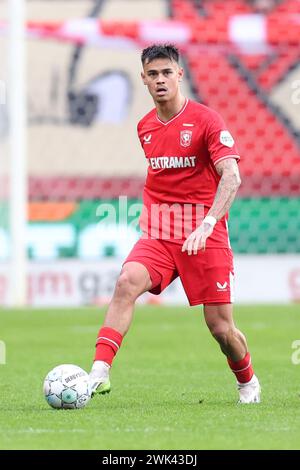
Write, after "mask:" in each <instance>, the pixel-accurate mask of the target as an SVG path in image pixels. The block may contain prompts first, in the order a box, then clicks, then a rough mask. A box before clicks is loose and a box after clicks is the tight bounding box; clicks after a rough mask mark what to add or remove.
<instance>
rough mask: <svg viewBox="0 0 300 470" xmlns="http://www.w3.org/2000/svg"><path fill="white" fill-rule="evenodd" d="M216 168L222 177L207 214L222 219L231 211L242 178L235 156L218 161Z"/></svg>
mask: <svg viewBox="0 0 300 470" xmlns="http://www.w3.org/2000/svg"><path fill="white" fill-rule="evenodd" d="M216 170H217V172H218V174H219V175H220V176H221V179H220V181H219V185H218V189H217V192H216V196H215V200H214V202H213V205H212V206H211V208H210V210H209V211H208V214H207V215H212V216H213V217H214V218H215V219H217V220H220V219H222V217H224V215H225V214H226V213H227V212H228V211H229V208H230V206H231V204H232V203H233V201H234V198H235V195H236V193H237V190H238V189H239V186H240V184H241V178H240V173H239V168H238V164H237V161H236V159H235V158H227V159H226V160H223V161H222V162H220V163H217V164H216Z"/></svg>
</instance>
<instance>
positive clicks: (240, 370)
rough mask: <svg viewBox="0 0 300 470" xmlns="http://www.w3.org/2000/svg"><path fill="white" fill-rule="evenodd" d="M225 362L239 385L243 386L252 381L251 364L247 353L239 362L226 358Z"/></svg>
mask: <svg viewBox="0 0 300 470" xmlns="http://www.w3.org/2000/svg"><path fill="white" fill-rule="evenodd" d="M227 362H228V364H229V367H230V369H231V370H232V372H233V373H234V374H235V376H236V378H237V381H238V382H239V383H241V384H243V383H246V382H249V380H251V379H252V377H253V374H254V371H253V367H252V364H251V356H250V353H249V352H247V354H246V356H245V357H244V359H241V360H240V361H232V359H230V358H229V357H227Z"/></svg>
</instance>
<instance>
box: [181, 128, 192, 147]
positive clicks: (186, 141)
mask: <svg viewBox="0 0 300 470" xmlns="http://www.w3.org/2000/svg"><path fill="white" fill-rule="evenodd" d="M192 134H193V132H192V131H186V130H184V131H181V132H180V145H182V147H189V146H190V145H191V143H192Z"/></svg>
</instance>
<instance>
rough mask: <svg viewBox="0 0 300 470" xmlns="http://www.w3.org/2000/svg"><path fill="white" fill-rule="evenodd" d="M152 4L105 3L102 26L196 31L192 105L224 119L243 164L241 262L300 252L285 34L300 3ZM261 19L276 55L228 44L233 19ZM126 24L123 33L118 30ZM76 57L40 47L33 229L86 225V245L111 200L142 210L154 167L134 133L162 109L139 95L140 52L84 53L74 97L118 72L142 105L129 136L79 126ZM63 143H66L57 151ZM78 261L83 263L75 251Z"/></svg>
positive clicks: (290, 53)
mask: <svg viewBox="0 0 300 470" xmlns="http://www.w3.org/2000/svg"><path fill="white" fill-rule="evenodd" d="M42 3H43V5H41V2H39V1H37V0H32V1H31V2H29V17H30V19H31V20H50V19H51V20H54V21H58V20H63V19H64V18H70V17H83V16H84V15H86V14H87V12H86V11H85V9H86V6H83V2H79V1H78V2H67V1H63V2H61V1H56V2H55V3H57V4H59V7H58V8H57V9H56V13H55V15H56V16H53V11H54V9H53V2H51V6H49V9H48V8H47V5H46V4H47V2H42ZM44 3H45V4H44ZM149 3H150V2H149V1H148V0H142V1H139V2H136V1H134V0H131V1H126V6H124V2H122V1H120V0H118V1H117V0H111V1H109V2H104V3H103V9H102V11H101V19H104V20H105V21H107V23H106V26H105V27H106V28H108V27H114V28H117V30H118V33H119V34H122V32H123V33H124V32H127V35H129V36H130V34H131V33H132V31H133V29H134V27H135V26H134V24H133V23H132V21H133V20H139V19H143V18H144V17H145V12H146V11H148V13H149V18H151V19H154V20H160V19H164V18H166V15H167V14H169V16H170V18H172V19H173V20H176V21H181V22H184V23H185V24H187V25H188V26H189V27H190V28H191V30H192V31H193V37H192V46H191V47H188V48H184V49H183V51H184V62H185V67H186V72H187V74H186V75H187V77H188V79H189V84H188V83H185V84H184V87H185V89H184V93H185V94H186V95H188V96H190V97H196V99H198V100H199V101H201V102H203V103H204V104H207V105H208V106H211V107H212V108H214V109H216V110H217V111H219V112H220V113H221V114H222V116H223V117H224V119H225V121H226V122H227V123H228V126H229V127H230V129H231V130H232V133H233V134H234V135H235V136H236V138H237V140H238V145H239V149H240V153H241V156H242V159H241V163H240V169H241V174H242V180H243V184H242V187H241V189H240V191H239V197H238V199H237V200H236V202H235V204H234V206H233V208H232V210H231V222H230V231H231V239H232V245H233V248H234V250H235V251H236V252H240V253H276V252H279V253H283V252H300V240H299V236H298V234H299V230H300V206H299V196H300V121H299V105H298V106H291V83H292V81H293V80H296V79H297V77H298V78H299V70H300V47H299V41H298V42H297V41H295V37H296V36H295V34H296V33H295V30H294V29H293V28H294V26H293V24H292V23H291V28H290V29H288V30H286V29H285V30H284V31H283V30H281V28H283V26H282V25H285V27H286V24H287V22H286V21H288V18H291V16H289V15H295V14H300V2H299V1H297V0H286V1H284V0H283V1H275V0H274V1H272V0H270V1H263V2H261V1H259V0H257V1H256V0H254V1H246V0H245V1H242V0H227V1H226V2H223V1H220V0H168V1H166V2H163V1H159V0H156V1H155V2H151V8H150V7H149ZM137 4H138V6H137ZM166 6H168V8H166ZM50 12H51V15H52V16H50ZM251 13H264V14H265V18H267V19H268V38H269V44H267V45H266V44H264V45H261V46H260V47H256V48H255V47H254V48H253V49H251V48H250V49H247V50H245V49H243V47H239V45H232V44H229V43H228V24H229V21H230V18H231V17H232V16H233V15H243V14H251ZM116 18H118V22H115V23H114V24H113V26H109V24H110V23H109V21H110V20H111V19H113V20H116ZM278 32H279V33H280V34H279V35H280V37H281V38H282V41H281V42H280V43H278ZM275 33H276V34H275ZM132 34H133V33H132ZM75 50H76V48H74V46H73V45H70V44H66V43H58V42H57V43H54V42H53V41H51V40H49V41H48V40H44V41H41V42H39V41H36V40H34V39H31V40H30V41H29V77H30V78H29V81H30V88H29V94H30V96H29V108H30V128H29V144H30V146H29V150H30V152H29V155H30V159H29V170H30V178H29V198H30V204H31V205H30V212H29V214H30V219H31V221H32V222H37V221H38V222H40V223H43V222H47V221H48V222H49V221H52V223H57V224H60V223H64V222H72V223H75V222H74V221H75V220H76V224H75V225H76V230H77V233H79V232H80V230H81V229H82V228H83V227H86V225H87V224H92V223H95V222H96V220H95V216H94V215H93V214H95V207H96V205H97V204H98V203H99V201H100V200H114V199H116V198H118V196H119V195H127V196H128V198H129V199H130V203H134V202H135V201H137V200H139V199H140V197H141V193H142V188H143V184H144V177H145V171H146V163H145V161H144V158H143V155H142V152H141V149H140V147H139V143H138V139H137V138H136V132H135V124H136V122H137V121H138V119H139V118H140V117H141V116H142V115H143V114H145V113H146V112H147V111H148V110H149V109H150V108H151V107H152V103H151V100H150V98H149V97H148V96H147V94H146V93H145V92H144V89H143V87H142V86H141V83H140V77H139V73H138V71H139V70H140V61H139V54H138V52H137V50H134V49H133V50H132V49H126V48H125V49H124V50H122V51H120V50H118V49H115V50H113V49H105V48H101V49H97V48H94V47H85V48H82V50H81V51H80V52H78V51H77V53H78V63H79V66H77V68H76V71H75V73H74V64H73V73H74V77H73V90H75V91H76V92H77V93H78V92H79V91H82V90H85V88H86V85H87V83H88V82H89V80H90V79H91V78H93V77H95V76H97V75H99V74H101V73H102V72H105V71H107V70H111V69H112V68H113V69H114V70H121V71H122V72H124V73H125V74H127V76H128V77H129V81H130V84H131V86H132V88H133V89H134V94H133V95H132V101H131V102H130V103H129V106H128V112H127V116H126V118H125V119H124V121H123V122H122V123H120V124H111V123H108V122H101V123H95V122H93V123H92V125H88V126H86V125H80V122H79V123H77V124H76V125H74V124H72V123H71V122H70V121H69V116H68V115H67V114H66V107H67V106H66V103H67V101H68V100H67V98H68V95H67V93H66V90H68V86H69V85H70V73H71V72H70V71H71V69H72V60H71V58H72V57H73V56H74V54H75V52H74V51H75ZM41 51H43V53H42V54H41ZM37 52H38V53H37ZM37 56H38V57H39V62H38V63H37V62H35V57H37ZM41 57H42V59H41ZM41 60H42V62H41ZM112 63H113V64H116V65H115V66H113V67H112ZM77 65H78V64H77ZM41 83H43V84H44V86H43V87H41V86H40V84H41ZM188 87H189V88H188ZM54 134H55V136H56V137H55V140H54V139H51V136H52V135H54ZM49 136H50V138H49ZM62 143H63V146H62ZM116 144H117V147H116ZM62 148H63V151H62ZM95 149H97V150H96V151H95ZM119 149H121V150H119ZM36 204H37V205H36ZM49 204H50V205H49ZM70 253H71V254H72V255H74V254H76V249H75V248H74V250H71V251H69V254H70Z"/></svg>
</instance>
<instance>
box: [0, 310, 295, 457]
mask: <svg viewBox="0 0 300 470" xmlns="http://www.w3.org/2000/svg"><path fill="white" fill-rule="evenodd" d="M299 313H300V312H299V306H296V305H294V306H292V305H291V306H249V307H247V306H236V307H235V319H236V322H237V325H238V326H239V327H240V328H241V329H242V331H244V333H245V334H246V335H247V338H248V343H249V346H250V350H251V353H252V357H253V362H254V366H255V371H256V374H257V375H258V377H259V378H260V380H261V384H262V403H261V404H259V405H248V406H247V405H246V406H245V405H244V406H239V405H237V404H236V401H237V391H236V388H235V380H234V376H233V375H232V373H231V372H230V371H229V369H228V367H227V364H226V360H225V357H224V356H223V355H222V354H221V352H219V348H218V345H217V343H216V342H215V341H214V339H213V338H212V337H211V336H210V334H209V332H208V330H207V328H206V326H205V324H204V320H203V317H202V309H201V308H200V307H197V308H192V309H191V308H185V307H183V308H178V307H176V308H170V307H161V306H147V307H142V306H141V307H138V308H137V309H136V314H135V320H134V322H133V325H132V328H131V330H130V332H129V333H128V335H127V336H126V338H125V340H124V342H123V345H122V348H121V350H120V352H119V355H118V357H117V359H116V361H115V363H114V366H113V368H112V371H111V382H112V392H111V393H110V395H105V396H98V397H95V398H94V399H92V400H91V401H90V403H89V404H88V405H87V407H86V408H85V409H82V410H52V409H51V408H50V407H49V406H48V404H47V403H46V401H45V399H44V397H43V394H42V383H43V379H44V376H45V375H46V374H47V372H48V371H49V370H50V369H52V368H53V367H54V366H56V365H58V364H61V363H74V364H77V365H79V366H81V367H83V368H84V369H86V370H87V371H88V370H89V369H90V365H91V361H92V357H93V354H94V341H95V337H96V334H97V332H98V328H99V326H100V324H101V321H102V318H103V311H99V310H97V309H94V308H86V309H74V310H72V309H61V310H38V309H36V310H11V311H10V310H3V309H2V310H1V311H0V324H1V329H0V340H1V341H3V342H5V345H6V365H0V448H1V449H189V450H192V449H299V448H300V396H299V393H300V365H294V364H293V363H292V361H291V356H292V353H293V352H294V351H293V349H292V342H293V341H294V340H297V339H300V329H299ZM298 357H299V355H298Z"/></svg>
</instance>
